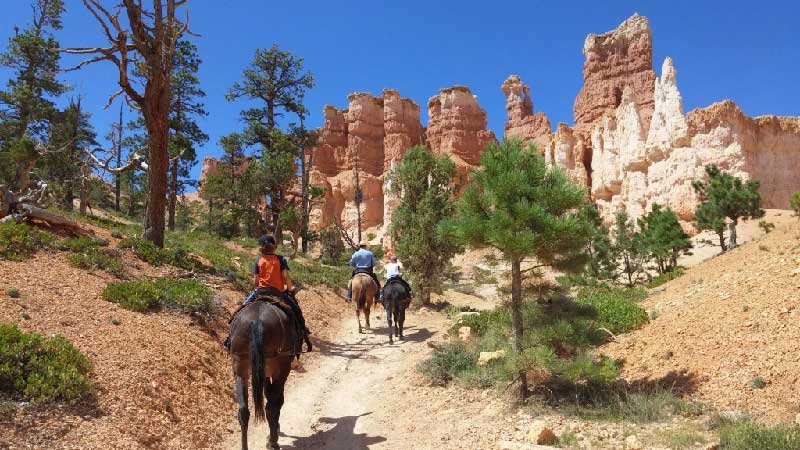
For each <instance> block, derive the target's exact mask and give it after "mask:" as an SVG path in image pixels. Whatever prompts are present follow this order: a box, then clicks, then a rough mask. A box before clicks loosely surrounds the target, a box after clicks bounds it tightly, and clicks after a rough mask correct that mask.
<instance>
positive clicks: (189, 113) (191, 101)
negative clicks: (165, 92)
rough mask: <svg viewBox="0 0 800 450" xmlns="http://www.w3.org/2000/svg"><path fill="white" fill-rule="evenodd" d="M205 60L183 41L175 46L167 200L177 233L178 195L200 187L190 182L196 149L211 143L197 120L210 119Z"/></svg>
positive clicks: (170, 220)
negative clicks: (203, 82) (203, 69)
mask: <svg viewBox="0 0 800 450" xmlns="http://www.w3.org/2000/svg"><path fill="white" fill-rule="evenodd" d="M201 63H202V61H201V60H200V57H199V56H198V55H197V46H196V45H194V44H192V43H191V42H189V41H186V40H181V41H178V43H177V44H176V46H175V55H174V56H173V64H172V84H171V85H170V113H169V127H170V130H172V133H170V143H169V147H170V149H169V150H170V167H169V185H168V190H167V192H168V196H169V199H168V201H167V228H169V229H170V230H175V212H176V208H177V205H178V196H179V195H181V194H183V193H184V192H185V190H186V187H187V186H194V185H196V183H195V182H193V181H192V180H189V176H190V175H189V173H190V171H191V170H192V167H194V166H195V165H196V164H197V150H196V148H195V147H196V146H198V145H202V144H204V143H205V142H207V141H208V135H207V134H206V133H204V132H203V131H202V130H201V129H200V125H199V124H198V123H197V119H198V118H200V117H203V116H207V115H208V113H207V112H206V110H205V105H204V104H203V102H202V98H203V97H205V96H206V93H205V92H204V91H203V89H201V88H200V80H199V78H198V77H197V72H198V71H199V70H200V64H201Z"/></svg>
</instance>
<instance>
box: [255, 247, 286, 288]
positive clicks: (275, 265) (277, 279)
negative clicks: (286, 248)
mask: <svg viewBox="0 0 800 450" xmlns="http://www.w3.org/2000/svg"><path fill="white" fill-rule="evenodd" d="M282 270H289V265H288V264H287V263H286V260H285V259H284V258H283V257H281V256H277V255H262V256H260V257H259V258H258V260H257V261H256V264H255V268H254V270H253V272H254V273H255V274H257V275H258V287H267V286H272V287H274V288H275V289H277V290H279V291H281V292H283V290H284V289H285V284H286V282H285V281H284V279H283V273H282Z"/></svg>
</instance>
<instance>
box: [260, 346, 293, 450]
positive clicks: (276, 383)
mask: <svg viewBox="0 0 800 450" xmlns="http://www.w3.org/2000/svg"><path fill="white" fill-rule="evenodd" d="M279 364H280V366H279V369H278V375H277V376H275V377H273V378H272V382H271V383H270V384H269V386H268V392H266V394H267V422H268V423H269V442H268V443H267V448H269V449H271V450H278V449H280V445H278V438H279V437H280V433H281V425H280V420H281V408H283V400H284V397H283V390H284V387H285V386H286V379H287V378H288V377H289V372H290V371H291V364H292V361H291V358H282V359H281V361H280V363H279Z"/></svg>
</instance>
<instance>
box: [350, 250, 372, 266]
mask: <svg viewBox="0 0 800 450" xmlns="http://www.w3.org/2000/svg"><path fill="white" fill-rule="evenodd" d="M350 265H351V266H353V267H355V268H356V269H372V268H374V267H375V255H373V254H372V252H371V251H369V250H367V249H365V248H360V249H358V250H357V251H356V252H355V253H353V256H351V257H350Z"/></svg>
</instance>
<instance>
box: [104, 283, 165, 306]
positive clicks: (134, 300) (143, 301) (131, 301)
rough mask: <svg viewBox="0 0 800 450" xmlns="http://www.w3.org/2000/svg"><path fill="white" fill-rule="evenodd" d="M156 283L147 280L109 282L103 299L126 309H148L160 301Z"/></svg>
mask: <svg viewBox="0 0 800 450" xmlns="http://www.w3.org/2000/svg"><path fill="white" fill-rule="evenodd" d="M160 299H161V297H160V293H159V291H158V288H157V287H156V285H155V283H153V282H151V281H146V280H134V281H125V282H119V283H108V285H107V286H106V288H105V289H104V290H103V300H106V301H109V302H112V303H117V304H118V305H120V306H121V307H123V308H125V309H130V310H133V311H148V310H150V309H152V308H155V306H156V305H158V303H159V301H160Z"/></svg>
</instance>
